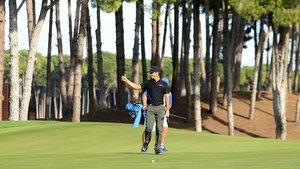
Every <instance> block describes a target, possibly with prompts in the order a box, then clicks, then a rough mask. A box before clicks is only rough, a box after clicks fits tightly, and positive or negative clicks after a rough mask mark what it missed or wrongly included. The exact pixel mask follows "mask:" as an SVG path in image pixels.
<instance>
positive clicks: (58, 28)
mask: <svg viewBox="0 0 300 169" xmlns="http://www.w3.org/2000/svg"><path fill="white" fill-rule="evenodd" d="M55 12H56V34H57V35H56V36H57V51H58V62H59V72H60V93H61V97H62V105H61V107H62V111H63V114H64V115H65V114H66V113H67V111H68V98H67V84H66V70H65V62H64V55H63V44H62V35H61V24H60V2H59V1H58V2H57V3H56V5H55ZM71 30H72V29H71ZM70 45H71V44H70Z"/></svg>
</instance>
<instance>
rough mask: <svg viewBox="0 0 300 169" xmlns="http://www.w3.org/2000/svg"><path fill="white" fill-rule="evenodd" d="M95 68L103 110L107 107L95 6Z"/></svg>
mask: <svg viewBox="0 0 300 169" xmlns="http://www.w3.org/2000/svg"><path fill="white" fill-rule="evenodd" d="M96 39H97V68H98V85H99V91H100V93H99V95H100V99H99V108H100V109H104V108H105V107H107V102H106V95H105V85H104V80H105V79H104V73H103V57H102V49H101V46H102V40H101V17H100V8H99V7H98V6H97V30H96Z"/></svg>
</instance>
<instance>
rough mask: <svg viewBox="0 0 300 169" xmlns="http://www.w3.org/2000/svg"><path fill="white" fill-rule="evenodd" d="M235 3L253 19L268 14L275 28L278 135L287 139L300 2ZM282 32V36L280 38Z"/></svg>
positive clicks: (275, 114) (275, 88)
mask: <svg viewBox="0 0 300 169" xmlns="http://www.w3.org/2000/svg"><path fill="white" fill-rule="evenodd" d="M230 3H231V5H232V6H233V7H234V8H235V10H236V11H238V13H240V14H241V16H242V17H243V18H244V19H246V20H247V21H249V20H250V19H254V20H257V19H258V18H259V17H261V16H263V15H268V17H269V21H270V24H271V25H272V30H273V34H274V36H273V58H272V76H273V78H272V80H273V81H272V93H273V110H274V120H275V124H276V138H277V139H282V140H285V139H286V137H287V131H286V112H285V111H286V92H287V80H288V79H287V71H288V70H287V69H288V51H289V49H288V46H289V45H288V44H289V31H290V25H291V24H292V23H300V2H298V1H267V0H261V1H256V0H249V1H247V2H246V1H242V0H238V1H235V0H231V1H230ZM278 36H279V39H278Z"/></svg>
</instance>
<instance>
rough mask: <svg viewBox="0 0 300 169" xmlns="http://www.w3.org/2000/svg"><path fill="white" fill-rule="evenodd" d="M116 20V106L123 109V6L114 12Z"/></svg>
mask: <svg viewBox="0 0 300 169" xmlns="http://www.w3.org/2000/svg"><path fill="white" fill-rule="evenodd" d="M115 19H116V44H117V45H116V50H117V58H116V60H117V77H118V78H117V97H116V98H117V106H118V107H119V108H120V109H123V108H124V106H125V102H126V97H125V83H124V82H123V81H122V80H121V78H119V77H121V76H122V75H124V73H125V67H124V66H125V53H124V26H123V6H122V5H121V6H120V7H119V9H118V11H116V12H115Z"/></svg>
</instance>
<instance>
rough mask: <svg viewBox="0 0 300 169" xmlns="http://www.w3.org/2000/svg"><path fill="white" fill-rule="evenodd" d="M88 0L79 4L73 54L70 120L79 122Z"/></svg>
mask: <svg viewBox="0 0 300 169" xmlns="http://www.w3.org/2000/svg"><path fill="white" fill-rule="evenodd" d="M87 10H88V0H84V1H83V2H82V6H81V16H80V26H79V34H78V40H77V43H76V53H74V54H75V59H76V61H75V63H76V64H75V74H74V95H73V98H74V102H73V116H72V122H80V105H81V104H80V98H81V86H82V84H81V78H82V63H83V46H84V38H85V31H86V21H87V18H86V17H88V15H87Z"/></svg>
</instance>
